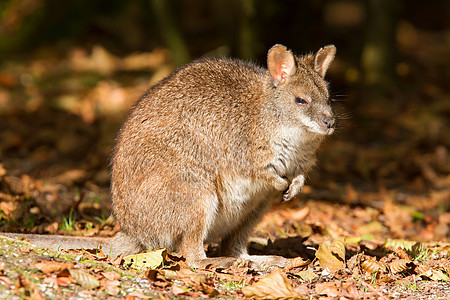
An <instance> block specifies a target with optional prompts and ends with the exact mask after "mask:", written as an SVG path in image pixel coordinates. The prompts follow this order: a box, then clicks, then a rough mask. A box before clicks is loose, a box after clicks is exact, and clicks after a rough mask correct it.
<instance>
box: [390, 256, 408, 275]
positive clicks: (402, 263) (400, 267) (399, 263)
mask: <svg viewBox="0 0 450 300" xmlns="http://www.w3.org/2000/svg"><path fill="white" fill-rule="evenodd" d="M410 262H411V261H410V260H408V259H398V260H395V261H393V262H391V263H390V264H389V270H391V272H392V273H394V274H395V273H401V272H403V271H406V270H408V269H409V268H410V267H409V266H408V264H409V263H410Z"/></svg>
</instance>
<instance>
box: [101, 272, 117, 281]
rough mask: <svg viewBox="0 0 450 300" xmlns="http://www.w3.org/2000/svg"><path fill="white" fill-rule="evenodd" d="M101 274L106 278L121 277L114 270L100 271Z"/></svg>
mask: <svg viewBox="0 0 450 300" xmlns="http://www.w3.org/2000/svg"><path fill="white" fill-rule="evenodd" d="M101 274H102V275H103V277H105V278H106V279H108V280H118V279H120V277H121V276H120V274H119V273H117V272H115V271H109V272H102V273H101Z"/></svg>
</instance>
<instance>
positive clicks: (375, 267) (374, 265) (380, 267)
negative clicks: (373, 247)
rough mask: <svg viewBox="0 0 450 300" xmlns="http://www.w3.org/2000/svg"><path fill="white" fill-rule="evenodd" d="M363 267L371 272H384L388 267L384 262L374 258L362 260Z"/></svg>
mask: <svg viewBox="0 0 450 300" xmlns="http://www.w3.org/2000/svg"><path fill="white" fill-rule="evenodd" d="M361 268H362V269H363V270H364V271H366V272H369V273H371V274H373V273H375V272H380V271H381V272H382V271H384V270H385V269H386V267H385V265H384V264H383V263H382V262H379V261H376V260H372V259H367V260H364V261H363V262H361Z"/></svg>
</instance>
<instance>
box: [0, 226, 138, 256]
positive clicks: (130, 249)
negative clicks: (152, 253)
mask: <svg viewBox="0 0 450 300" xmlns="http://www.w3.org/2000/svg"><path fill="white" fill-rule="evenodd" d="M0 236H5V237H9V238H23V239H26V240H28V241H29V242H30V243H31V244H33V245H35V246H37V247H42V248H47V249H51V250H55V251H57V250H61V249H101V250H102V251H103V253H104V254H106V255H110V256H112V257H116V256H118V255H120V254H125V255H128V254H134V253H138V252H140V251H142V250H144V247H143V246H142V245H140V244H139V243H137V242H136V241H134V240H132V239H130V238H129V237H128V236H127V235H126V234H124V233H122V232H119V233H118V234H117V235H116V236H114V237H111V238H100V237H80V236H64V235H44V234H23V233H6V232H0Z"/></svg>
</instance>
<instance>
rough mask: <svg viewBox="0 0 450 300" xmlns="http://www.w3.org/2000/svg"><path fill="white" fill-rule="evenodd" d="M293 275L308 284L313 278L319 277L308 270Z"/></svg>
mask: <svg viewBox="0 0 450 300" xmlns="http://www.w3.org/2000/svg"><path fill="white" fill-rule="evenodd" d="M295 275H297V276H300V278H301V279H303V280H305V281H308V282H311V281H313V280H314V279H315V278H317V277H319V275H317V274H316V273H314V272H313V271H312V270H310V269H307V270H303V271H300V272H298V273H295Z"/></svg>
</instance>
